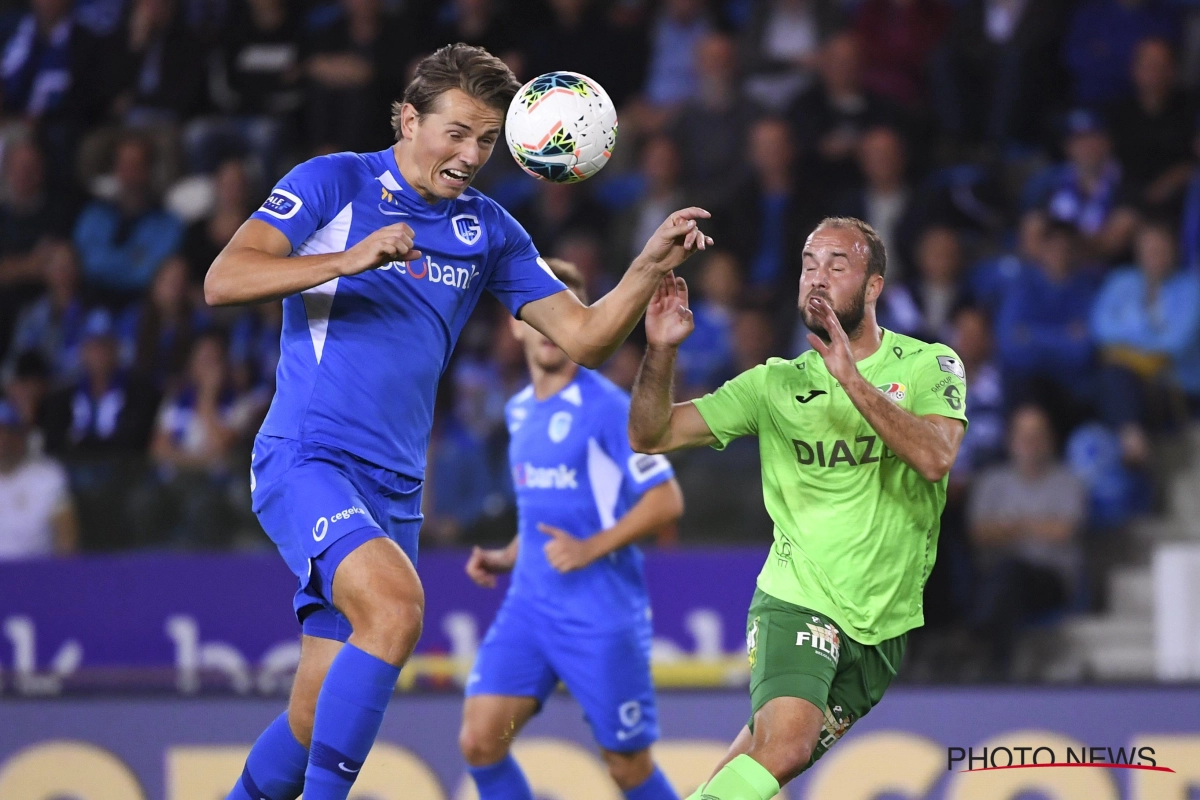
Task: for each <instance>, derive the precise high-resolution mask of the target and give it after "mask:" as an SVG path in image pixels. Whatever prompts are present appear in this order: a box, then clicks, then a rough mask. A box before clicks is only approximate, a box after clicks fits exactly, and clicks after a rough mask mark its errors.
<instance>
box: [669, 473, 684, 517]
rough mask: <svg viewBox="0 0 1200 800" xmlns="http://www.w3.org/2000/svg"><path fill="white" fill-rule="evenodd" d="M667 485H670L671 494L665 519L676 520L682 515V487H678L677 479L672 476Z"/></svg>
mask: <svg viewBox="0 0 1200 800" xmlns="http://www.w3.org/2000/svg"><path fill="white" fill-rule="evenodd" d="M667 485H668V486H670V487H671V496H670V500H669V504H668V506H667V514H668V516H667V521H668V522H677V521H678V520H679V519H680V518H681V517H682V516H683V510H684V502H683V489H681V488H680V487H679V481H677V480H675V479H674V478H672V479H671V480H670V482H669V483H668V484H667Z"/></svg>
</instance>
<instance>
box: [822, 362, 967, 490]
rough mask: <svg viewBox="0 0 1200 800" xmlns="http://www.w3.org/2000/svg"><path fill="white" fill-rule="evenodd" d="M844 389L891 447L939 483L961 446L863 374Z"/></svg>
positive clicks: (903, 459) (917, 469)
mask: <svg viewBox="0 0 1200 800" xmlns="http://www.w3.org/2000/svg"><path fill="white" fill-rule="evenodd" d="M842 388H844V389H845V390H846V395H847V396H848V397H849V398H850V402H852V403H854V407H855V408H857V409H858V411H859V413H860V414H862V415H863V418H865V419H866V421H867V424H868V425H870V426H871V429H872V430H874V431H875V433H877V434H878V435H879V438H880V439H882V440H883V443H884V444H885V445H887V447H888V449H889V450H891V451H892V452H893V453H895V454H896V457H897V458H899V459H900V460H901V461H903V462H904V463H905V464H908V465H909V466H910V467H912V468H913V469H915V470H916V471H917V472H918V473H920V475H921V477H923V478H924V479H925V480H927V481H929V482H931V483H936V482H937V481H940V480H941V479H942V478H944V477H945V476H946V475H947V474H948V473H949V472H950V468H951V467H952V466H954V456H955V455H956V453H957V450H958V448H957V446H956V444H955V443H954V442H951V441H949V439H948V438H947V436H946V433H945V431H943V430H942V428H940V427H938V426H937V425H935V424H934V423H933V422H931V421H929V420H927V419H922V418H921V417H918V416H917V415H915V414H910V413H909V412H907V411H905V410H904V409H902V408H900V407H899V406H897V405H896V404H895V403H893V402H892V401H891V400H889V399H888V398H887V397H886V396H885V395H884V394H883V392H881V391H879V390H878V389H876V388H875V387H874V386H872V385H871V384H870V383H869V382H868V381H867V379H866V378H864V377H863V376H862V375H855V377H854V378H853V379H852V380H849V381H846V382H845V383H843V384H842Z"/></svg>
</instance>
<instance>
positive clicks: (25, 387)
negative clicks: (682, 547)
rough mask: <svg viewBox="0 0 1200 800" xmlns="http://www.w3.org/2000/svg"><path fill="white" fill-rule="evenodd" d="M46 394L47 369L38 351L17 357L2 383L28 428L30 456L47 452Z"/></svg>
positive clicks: (6, 396)
mask: <svg viewBox="0 0 1200 800" xmlns="http://www.w3.org/2000/svg"><path fill="white" fill-rule="evenodd" d="M49 393H50V370H49V368H47V366H46V362H45V361H44V360H43V359H42V356H41V354H40V353H38V352H37V351H36V350H33V351H30V352H27V353H22V354H21V355H20V356H18V357H17V360H16V363H15V364H14V365H13V368H12V370H11V372H10V374H9V375H8V377H7V380H5V382H4V398H5V399H7V400H8V402H9V403H12V406H13V408H15V409H16V410H17V413H18V414H19V415H20V416H21V422H23V423H24V424H25V428H26V430H28V431H29V453H30V454H31V455H41V454H42V453H44V452H45V451H46V436H45V433H43V431H42V426H43V424H44V422H45V417H46V397H47V395H49Z"/></svg>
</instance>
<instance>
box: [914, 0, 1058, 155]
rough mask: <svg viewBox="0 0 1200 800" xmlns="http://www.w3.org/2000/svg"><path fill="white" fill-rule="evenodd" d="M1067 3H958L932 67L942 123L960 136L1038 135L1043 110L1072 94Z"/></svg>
mask: <svg viewBox="0 0 1200 800" xmlns="http://www.w3.org/2000/svg"><path fill="white" fill-rule="evenodd" d="M1065 23H1066V20H1065V18H1064V4H1063V3H1058V2H1045V1H1044V0H1043V2H1037V0H965V2H961V3H958V4H957V8H956V10H955V12H954V18H953V20H952V22H951V25H950V30H949V33H948V35H947V36H946V41H945V44H944V46H943V49H942V51H941V53H940V54H939V55H938V56H935V58H937V59H938V61H937V66H936V67H935V68H934V70H933V74H932V80H931V84H932V87H933V89H934V93H935V98H936V100H937V115H938V125H939V127H940V128H941V130H942V131H943V132H944V133H946V134H949V136H950V137H951V138H952V139H953V140H954V141H955V142H957V143H961V144H975V143H978V142H987V143H990V144H993V145H1005V144H1008V143H1010V142H1019V143H1021V144H1024V145H1032V144H1037V143H1039V142H1040V140H1041V137H1042V134H1043V130H1042V127H1041V123H1042V119H1043V116H1044V114H1045V110H1046V109H1047V108H1048V107H1051V106H1053V105H1054V104H1055V103H1058V102H1060V99H1061V98H1063V97H1064V96H1065V95H1066V93H1067V87H1066V82H1067V77H1066V74H1065V71H1064V69H1063V66H1062V63H1061V60H1060V58H1059V53H1060V50H1061V47H1060V43H1061V39H1062V32H1063V29H1064V28H1065Z"/></svg>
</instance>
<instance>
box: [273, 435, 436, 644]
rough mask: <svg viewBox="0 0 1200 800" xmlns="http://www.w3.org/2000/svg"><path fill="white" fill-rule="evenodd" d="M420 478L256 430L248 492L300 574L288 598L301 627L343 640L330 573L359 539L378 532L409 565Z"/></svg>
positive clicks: (345, 629) (344, 624)
mask: <svg viewBox="0 0 1200 800" xmlns="http://www.w3.org/2000/svg"><path fill="white" fill-rule="evenodd" d="M422 486H423V483H422V481H419V480H417V479H415V478H410V477H408V476H406V475H401V474H399V473H397V472H392V471H391V470H387V469H384V468H383V467H379V466H376V465H374V464H371V463H369V462H367V461H363V460H362V459H360V458H357V457H355V456H353V455H351V454H350V453H347V452H345V451H344V450H339V449H338V448H336V447H330V446H328V445H323V444H318V443H315V442H301V441H297V440H295V439H284V438H280V437H276V436H264V435H261V434H260V435H259V436H257V437H256V438H255V440H254V450H253V455H252V457H251V465H250V496H251V504H252V507H253V509H254V513H255V514H257V515H258V521H259V523H261V524H262V527H263V530H264V531H266V532H267V535H268V536H269V537H271V541H273V542H274V543H275V546H276V547H278V548H279V553H280V555H282V556H283V560H284V561H286V562H287V565H288V567H289V568H290V569H291V570H292V572H293V573H294V574H295V575H296V577H297V578H298V579H299V581H300V588H299V589H297V590H296V596H295V599H294V600H293V602H292V607H293V610H294V611H295V612H296V618H297V619H298V620H299V621H300V623H301V625H302V627H303V630H304V633H305V634H306V635H308V636H318V637H320V638H323V639H336V640H337V641H340V642H344V641H346V639H347V638H349V636H350V633H351V628H350V622H349V621H348V620H347V619H346V618H345V616H343V615H342V614H341V613H340V612H339V611H338V610H337V609H336V608H334V606H333V575H334V573H335V572H336V571H337V568H338V565H339V564H341V563H342V559H344V558H345V557H346V556H348V555H349V554H350V553H351V552H353V551H354V550H355V548H357V547H358V546H359V545H361V544H363V543H364V542H367V541H370V540H371V539H376V538H379V537H381V536H385V537H387V538H389V539H391V540H392V541H394V542H395V543H396V544H398V545H400V549H401V550H403V551H404V552H405V554H406V555H407V556H408V557H409V559H410V560H411V561H412V562H413V565H414V566H415V565H416V563H417V538H418V534H419V533H420V530H421V520H422V517H421V489H422Z"/></svg>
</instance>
